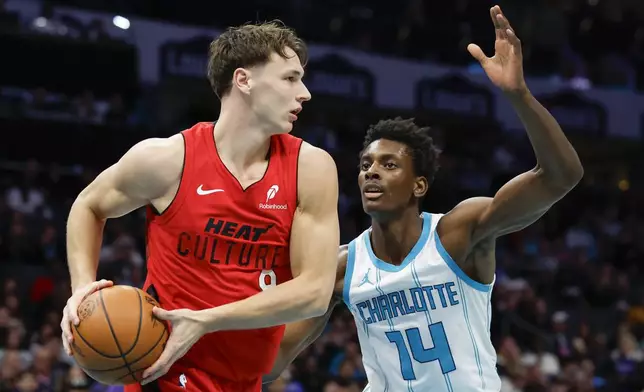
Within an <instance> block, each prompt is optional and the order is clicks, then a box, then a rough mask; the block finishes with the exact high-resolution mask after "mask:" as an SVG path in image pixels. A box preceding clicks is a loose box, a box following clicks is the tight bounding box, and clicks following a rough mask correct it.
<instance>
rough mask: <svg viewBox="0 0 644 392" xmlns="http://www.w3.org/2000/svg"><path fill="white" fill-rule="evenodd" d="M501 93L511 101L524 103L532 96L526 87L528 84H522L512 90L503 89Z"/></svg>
mask: <svg viewBox="0 0 644 392" xmlns="http://www.w3.org/2000/svg"><path fill="white" fill-rule="evenodd" d="M503 93H504V94H505V96H506V97H507V98H508V99H509V100H510V102H511V103H524V102H526V101H527V100H528V99H529V98H530V97H531V96H532V93H531V92H530V89H528V86H523V87H520V88H517V89H514V90H508V91H503Z"/></svg>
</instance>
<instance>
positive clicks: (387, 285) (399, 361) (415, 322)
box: [343, 213, 501, 392]
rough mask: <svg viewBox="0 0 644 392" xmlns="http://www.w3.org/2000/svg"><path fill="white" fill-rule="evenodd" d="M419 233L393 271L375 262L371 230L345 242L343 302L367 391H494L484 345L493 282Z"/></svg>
mask: <svg viewBox="0 0 644 392" xmlns="http://www.w3.org/2000/svg"><path fill="white" fill-rule="evenodd" d="M442 216H443V215H442V214H429V213H423V229H422V233H421V235H420V238H419V239H418V242H417V243H416V245H415V246H414V247H413V248H412V250H411V252H410V253H409V255H408V256H407V257H406V258H405V260H404V261H403V263H402V264H401V265H400V266H394V265H391V264H388V263H385V262H383V261H381V260H379V259H378V258H377V257H376V256H375V254H374V252H373V249H372V248H371V241H370V236H369V233H370V229H369V230H367V231H365V232H364V233H362V234H361V235H360V236H358V237H357V238H356V239H354V240H353V241H351V243H350V244H349V254H348V260H347V270H346V275H345V277H344V293H343V297H344V302H345V303H346V304H347V306H348V307H349V309H350V310H351V313H352V314H353V317H354V318H355V321H356V327H357V329H358V337H359V339H360V347H361V350H362V358H363V363H364V366H365V370H366V372H367V378H368V380H369V386H368V387H367V389H366V391H370V392H384V391H388V392H389V391H390V392H404V391H409V392H411V391H416V392H439V391H440V392H443V391H449V392H470V391H477V392H478V391H485V392H487V391H494V392H498V391H499V390H500V389H501V380H500V378H499V376H498V373H497V371H496V351H495V350H494V347H493V346H492V342H491V340H490V321H491V313H492V309H491V303H490V299H491V295H492V287H493V285H494V283H492V284H490V285H485V284H481V283H478V282H475V281H474V280H472V279H470V278H469V277H467V276H466V275H465V274H464V273H463V271H462V270H461V269H460V268H459V267H458V266H457V265H456V263H455V262H454V261H453V260H452V259H451V257H450V256H449V255H448V254H447V252H446V251H445V249H444V248H443V245H442V244H441V242H440V239H439V238H438V234H437V233H436V226H437V224H438V220H439V219H440V218H441V217H442Z"/></svg>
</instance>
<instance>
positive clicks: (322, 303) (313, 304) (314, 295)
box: [306, 284, 333, 318]
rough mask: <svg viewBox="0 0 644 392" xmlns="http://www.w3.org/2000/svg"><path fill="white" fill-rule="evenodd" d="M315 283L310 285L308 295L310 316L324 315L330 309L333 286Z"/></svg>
mask: <svg viewBox="0 0 644 392" xmlns="http://www.w3.org/2000/svg"><path fill="white" fill-rule="evenodd" d="M326 286H327V285H320V284H315V287H309V289H308V295H307V296H306V297H307V299H308V300H307V309H308V312H307V313H308V316H309V318H312V317H320V316H323V315H324V314H325V313H326V312H327V310H329V304H330V303H331V296H332V295H333V286H330V285H329V287H326Z"/></svg>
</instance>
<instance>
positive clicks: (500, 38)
mask: <svg viewBox="0 0 644 392" xmlns="http://www.w3.org/2000/svg"><path fill="white" fill-rule="evenodd" d="M490 13H491V17H492V21H493V22H494V25H495V29H496V44H495V49H496V53H495V55H494V57H492V58H488V57H486V56H485V55H484V54H483V52H482V51H481V49H480V48H479V47H478V46H476V45H470V46H469V47H468V50H469V51H470V53H471V54H472V55H473V56H474V57H475V58H476V59H477V60H479V61H480V63H481V65H482V66H483V69H484V70H485V72H486V73H487V75H488V77H489V79H490V80H491V81H492V83H494V84H495V85H496V86H497V87H498V88H500V89H501V90H502V91H503V92H504V93H505V95H506V96H507V97H508V99H509V101H510V103H511V104H512V105H513V106H514V108H515V110H516V112H517V114H518V115H519V117H520V118H521V120H522V121H523V124H524V125H525V128H526V131H527V133H528V136H529V138H530V141H531V142H532V146H533V148H534V151H535V155H536V158H537V164H536V166H535V168H534V169H532V170H530V171H528V172H525V173H523V174H520V175H518V176H517V177H515V178H514V179H512V180H511V181H509V182H508V183H507V184H505V185H504V186H503V187H501V189H499V190H498V192H497V193H496V195H494V197H492V198H490V197H475V198H471V199H467V200H465V201H463V202H461V203H459V204H458V205H457V206H456V207H454V208H453V209H452V210H451V211H449V212H448V213H447V214H432V213H420V211H419V206H420V201H421V200H422V198H423V197H424V196H425V195H426V194H427V192H428V190H429V188H430V185H431V183H432V180H433V179H434V175H435V173H436V170H437V156H438V154H437V150H436V149H435V147H434V145H433V142H432V139H431V138H430V137H429V136H428V135H427V133H426V131H427V129H425V128H419V127H418V126H416V125H415V124H414V123H413V120H402V119H399V118H397V119H394V120H385V121H380V122H379V123H378V124H376V125H375V126H373V127H371V128H370V129H369V130H368V132H367V135H366V138H365V143H364V150H363V151H362V152H361V154H360V173H359V177H358V184H359V186H360V190H361V194H362V204H363V207H364V210H365V212H366V213H367V214H369V215H370V216H371V227H370V228H369V229H367V230H366V231H365V232H364V233H362V234H361V235H360V236H358V237H357V238H356V239H354V240H353V241H351V243H349V244H348V245H347V246H343V247H342V248H341V249H340V262H339V269H338V276H337V283H336V290H335V291H336V294H337V297H336V298H337V299H339V298H342V299H343V300H344V302H345V303H346V305H347V306H348V308H349V309H350V310H351V312H352V314H353V316H354V318H355V321H356V327H357V330H358V337H359V340H360V347H361V350H362V355H363V363H364V367H365V370H366V373H367V378H368V381H369V385H368V387H367V390H369V391H372V392H383V391H391V392H404V391H416V392H421V391H422V392H434V391H436V392H439V391H440V392H443V391H449V392H469V391H499V390H500V389H501V381H500V378H499V376H498V374H497V371H496V351H495V349H494V347H493V346H492V342H491V340H490V315H491V305H490V297H491V294H492V287H493V285H494V279H495V257H494V251H495V241H496V238H497V237H499V236H502V235H504V234H508V233H511V232H514V231H517V230H521V229H523V228H525V227H526V226H528V225H530V224H532V223H533V222H535V221H536V220H537V219H539V218H540V217H541V216H542V215H543V214H544V213H545V212H546V211H548V209H549V208H550V207H551V206H552V205H553V204H555V203H556V202H557V201H558V200H560V199H561V198H562V197H564V196H565V195H566V194H567V193H568V192H569V191H570V190H571V189H573V188H574V187H575V185H576V184H577V183H578V182H579V181H580V179H581V177H582V175H583V168H582V165H581V163H580V161H579V158H578V156H577V153H576V152H575V150H574V148H573V147H572V145H571V144H570V143H569V142H568V140H567V139H566V137H565V136H564V134H563V132H562V130H561V128H560V127H559V125H558V124H557V122H556V121H555V119H554V118H553V117H552V116H551V115H550V114H549V113H548V111H547V110H546V109H545V108H543V107H542V106H541V105H540V104H539V103H538V102H537V100H536V99H535V98H534V97H533V96H532V95H531V94H530V92H529V90H528V88H527V87H526V83H525V81H524V78H523V72H522V57H521V46H520V42H519V40H518V38H517V37H516V35H515V34H514V32H513V30H512V28H511V27H510V25H509V23H508V21H507V19H506V18H505V17H504V16H503V14H502V13H501V10H500V8H499V7H493V8H492V9H491V10H490ZM332 305H333V304H332ZM330 308H331V309H332V308H333V306H331V307H330ZM330 313H331V310H329V312H328V313H327V315H325V316H324V317H320V318H317V319H311V320H304V321H302V322H299V323H294V324H292V325H288V326H287V329H286V333H285V336H284V339H283V341H282V345H281V347H280V355H279V356H278V359H277V361H276V363H275V367H274V371H273V372H272V374H271V375H269V376H268V377H267V380H269V379H271V378H275V377H276V376H277V375H279V374H280V372H281V370H282V369H284V368H285V367H286V366H287V365H288V364H289V363H290V362H291V361H292V360H293V359H294V358H295V356H296V355H297V354H298V353H299V352H301V350H302V349H304V348H305V347H306V346H307V345H308V344H310V343H311V342H312V341H313V340H314V339H315V338H317V336H318V335H319V334H320V332H321V331H322V329H323V328H324V325H325V324H326V322H327V320H328V317H329V315H330Z"/></svg>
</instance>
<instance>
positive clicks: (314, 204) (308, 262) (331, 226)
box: [290, 146, 340, 287]
mask: <svg viewBox="0 0 644 392" xmlns="http://www.w3.org/2000/svg"><path fill="white" fill-rule="evenodd" d="M303 148H304V146H303ZM303 153H304V151H303ZM312 155H313V157H310V156H309V157H301V158H300V168H299V173H300V174H299V179H298V199H299V200H298V208H297V211H296V213H295V217H294V219H293V226H292V229H291V243H290V248H291V268H292V270H293V276H294V277H297V276H299V275H301V274H307V275H309V276H310V277H311V279H313V280H317V279H318V278H320V279H322V278H324V279H329V280H333V279H334V278H335V276H336V267H337V261H338V247H339V245H340V224H339V220H338V211H337V205H338V177H337V171H336V168H335V163H334V162H333V160H332V159H331V157H330V156H329V155H328V154H327V153H326V152H322V151H321V150H317V149H316V151H314V152H313V154H312ZM328 283H329V286H330V287H333V281H330V282H328Z"/></svg>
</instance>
